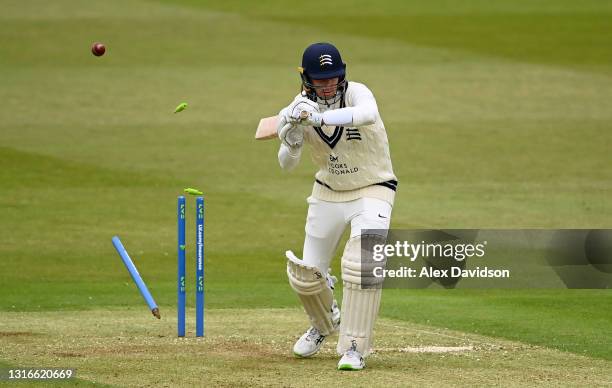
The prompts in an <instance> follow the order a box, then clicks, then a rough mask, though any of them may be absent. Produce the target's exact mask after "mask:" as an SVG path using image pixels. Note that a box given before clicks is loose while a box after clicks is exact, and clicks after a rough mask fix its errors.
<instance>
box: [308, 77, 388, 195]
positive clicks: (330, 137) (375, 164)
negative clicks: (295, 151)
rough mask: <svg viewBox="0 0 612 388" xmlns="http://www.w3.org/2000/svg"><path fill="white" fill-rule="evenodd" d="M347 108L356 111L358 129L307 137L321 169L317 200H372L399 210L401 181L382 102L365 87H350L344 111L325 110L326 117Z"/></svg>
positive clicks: (328, 129)
mask: <svg viewBox="0 0 612 388" xmlns="http://www.w3.org/2000/svg"><path fill="white" fill-rule="evenodd" d="M345 107H347V108H348V107H354V109H353V110H352V111H353V122H352V124H350V125H344V126H325V125H323V126H322V127H320V128H319V127H308V128H307V129H306V130H305V131H304V141H305V143H307V144H308V145H309V146H310V149H311V155H312V160H313V162H314V163H315V164H316V165H317V166H318V168H319V171H317V173H316V175H315V183H314V186H313V189H312V196H313V197H314V198H317V199H321V200H324V201H331V202H345V201H352V200H355V199H358V198H362V197H371V198H378V199H381V200H383V201H386V202H388V203H389V204H391V205H393V201H394V198H395V190H396V188H397V178H396V176H395V174H394V173H393V167H392V164H391V156H390V152H389V141H388V139H387V133H386V131H385V126H384V124H383V121H382V119H381V118H380V114H379V113H378V107H377V105H376V100H375V99H374V96H373V94H372V92H371V91H370V90H369V89H368V88H367V87H366V86H365V85H363V84H361V83H357V82H349V83H348V86H347V89H346V93H345V96H344V100H343V101H341V102H340V104H339V106H337V107H331V108H326V107H325V106H320V111H321V112H324V111H325V110H327V109H334V108H336V109H340V108H345ZM365 112H367V114H366V113H365ZM365 116H367V118H366V117H365Z"/></svg>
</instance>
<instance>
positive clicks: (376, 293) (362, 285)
mask: <svg viewBox="0 0 612 388" xmlns="http://www.w3.org/2000/svg"><path fill="white" fill-rule="evenodd" d="M384 240H385V238H384V237H383V236H379V235H362V236H355V237H353V238H351V239H349V240H348V241H347V243H346V246H345V248H344V253H343V255H342V284H343V287H344V288H343V297H342V315H341V318H340V338H339V339H338V347H337V349H336V350H337V351H338V354H343V353H344V352H346V351H347V350H348V349H350V348H351V347H355V348H356V350H357V351H359V352H360V353H361V354H362V355H363V356H367V355H368V354H369V353H370V350H371V346H372V344H373V329H374V323H375V322H376V317H377V316H378V309H379V307H380V297H381V294H382V282H383V278H376V277H375V276H374V268H376V267H380V266H382V267H384V265H385V263H384V261H382V262H377V261H374V260H372V250H371V249H369V247H371V245H372V244H373V243H380V242H381V241H382V243H384ZM362 243H363V245H364V246H363V249H362Z"/></svg>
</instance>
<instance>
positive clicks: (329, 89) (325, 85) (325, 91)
mask: <svg viewBox="0 0 612 388" xmlns="http://www.w3.org/2000/svg"><path fill="white" fill-rule="evenodd" d="M312 84H313V85H314V87H315V90H316V92H317V96H319V97H322V98H332V97H334V96H335V95H336V91H337V90H338V77H335V78H329V79H313V80H312Z"/></svg>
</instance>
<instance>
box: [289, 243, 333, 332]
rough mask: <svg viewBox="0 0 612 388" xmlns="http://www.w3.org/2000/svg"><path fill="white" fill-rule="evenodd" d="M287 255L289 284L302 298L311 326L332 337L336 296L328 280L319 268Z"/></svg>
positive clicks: (290, 253)
mask: <svg viewBox="0 0 612 388" xmlns="http://www.w3.org/2000/svg"><path fill="white" fill-rule="evenodd" d="M285 255H286V256H287V277H288V278H289V284H290V285H291V288H293V290H294V291H295V292H296V293H297V295H298V297H299V298H300V301H301V302H302V305H303V306H304V310H306V314H308V317H309V318H310V324H311V325H312V326H313V327H314V328H316V329H318V330H319V331H320V332H321V334H323V335H330V334H331V333H332V332H333V331H334V330H335V326H336V325H335V322H334V320H333V317H332V315H333V314H332V310H333V303H334V294H333V292H332V289H331V288H330V287H329V285H328V280H327V278H326V277H325V276H324V275H323V273H322V272H321V270H319V269H318V268H317V267H314V266H309V265H306V264H304V263H303V261H302V260H300V259H298V258H297V257H296V256H295V255H294V254H293V252H291V251H287V252H286V253H285Z"/></svg>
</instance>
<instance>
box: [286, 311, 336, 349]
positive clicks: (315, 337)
mask: <svg viewBox="0 0 612 388" xmlns="http://www.w3.org/2000/svg"><path fill="white" fill-rule="evenodd" d="M332 322H333V325H334V330H337V329H338V327H340V308H339V307H338V303H337V302H336V301H335V300H334V303H333V304H332ZM326 338H327V336H324V335H323V334H321V332H319V330H318V329H316V328H314V327H312V326H311V327H310V329H308V330H307V331H306V333H304V334H303V335H302V336H301V337H300V339H299V340H297V342H296V343H295V345H293V354H295V355H296V356H298V357H310V356H314V355H315V354H317V352H318V351H319V350H320V349H321V346H323V343H324V342H325V339H326Z"/></svg>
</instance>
